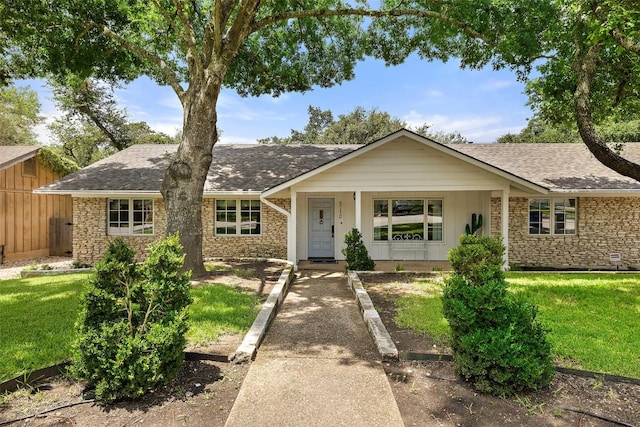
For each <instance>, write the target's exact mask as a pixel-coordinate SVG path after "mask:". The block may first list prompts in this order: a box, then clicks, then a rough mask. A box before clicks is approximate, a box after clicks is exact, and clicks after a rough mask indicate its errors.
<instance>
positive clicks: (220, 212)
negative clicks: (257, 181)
mask: <svg viewBox="0 0 640 427" xmlns="http://www.w3.org/2000/svg"><path fill="white" fill-rule="evenodd" d="M261 225H262V223H261V206H260V200H257V199H253V200H243V199H228V200H226V199H217V200H216V224H215V231H216V235H231V236H233V235H259V234H260V230H261Z"/></svg>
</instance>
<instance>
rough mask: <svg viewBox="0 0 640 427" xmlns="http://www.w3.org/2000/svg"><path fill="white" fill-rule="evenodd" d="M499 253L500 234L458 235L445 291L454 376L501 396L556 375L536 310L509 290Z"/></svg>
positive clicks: (540, 384) (536, 385)
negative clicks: (490, 235) (455, 373)
mask: <svg viewBox="0 0 640 427" xmlns="http://www.w3.org/2000/svg"><path fill="white" fill-rule="evenodd" d="M503 253H504V246H503V245H502V241H501V238H500V237H488V236H476V235H463V236H461V238H460V245H459V246H458V247H456V248H454V249H452V250H451V252H450V253H449V260H450V262H451V266H452V268H453V273H452V274H451V276H450V277H449V278H447V279H446V282H445V289H444V295H443V312H444V315H445V317H446V318H447V320H448V321H449V325H450V326H451V337H452V340H451V341H452V344H451V347H452V350H453V357H454V361H455V368H456V372H457V374H458V375H460V376H462V377H463V378H464V379H465V380H466V381H469V382H470V383H472V384H473V386H474V387H475V388H476V389H478V390H479V391H482V392H486V393H491V394H494V395H499V396H506V395H512V394H514V393H517V392H520V391H525V390H536V389H539V388H541V387H543V386H546V385H548V384H549V382H550V381H551V379H552V378H553V373H554V370H553V365H552V358H551V345H550V343H549V341H548V340H547V336H546V334H547V331H546V330H545V329H544V328H543V327H542V325H540V323H539V322H538V321H537V320H536V316H537V308H536V307H535V306H533V305H532V304H530V303H528V302H526V301H524V300H522V299H521V298H518V297H515V296H513V295H512V294H510V293H509V292H508V291H507V283H506V281H505V279H504V274H503V272H502V254H503Z"/></svg>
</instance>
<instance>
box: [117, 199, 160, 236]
mask: <svg viewBox="0 0 640 427" xmlns="http://www.w3.org/2000/svg"><path fill="white" fill-rule="evenodd" d="M109 234H111V235H119V236H125V235H144V234H153V200H151V199H110V200H109Z"/></svg>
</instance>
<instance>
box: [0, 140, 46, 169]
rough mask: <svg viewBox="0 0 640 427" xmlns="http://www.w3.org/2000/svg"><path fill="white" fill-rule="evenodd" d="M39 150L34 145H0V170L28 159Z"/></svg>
mask: <svg viewBox="0 0 640 427" xmlns="http://www.w3.org/2000/svg"><path fill="white" fill-rule="evenodd" d="M39 149H40V147H38V146H36V145H0V170H2V169H6V168H8V167H10V166H13V165H15V164H16V163H20V162H22V161H24V160H26V159H30V158H31V157H33V156H35V155H36V154H37V153H38V150H39Z"/></svg>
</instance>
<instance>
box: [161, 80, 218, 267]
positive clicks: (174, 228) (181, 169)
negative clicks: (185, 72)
mask: <svg viewBox="0 0 640 427" xmlns="http://www.w3.org/2000/svg"><path fill="white" fill-rule="evenodd" d="M219 93H220V85H219V84H217V85H216V84H209V85H205V84H204V83H200V84H197V83H196V84H194V83H193V82H192V83H191V84H190V87H189V90H188V92H187V93H186V94H185V99H184V100H183V108H184V118H183V120H184V122H183V127H182V143H181V144H180V147H179V148H178V152H177V153H176V156H175V157H174V158H173V160H172V161H171V164H170V165H169V168H168V169H167V171H166V173H165V176H164V180H163V182H162V189H161V192H162V196H163V197H164V200H165V205H166V211H167V234H174V233H176V232H177V233H179V235H180V243H181V244H182V246H183V248H184V252H185V254H186V257H185V263H184V269H185V270H191V272H192V276H193V277H200V276H203V275H204V274H205V269H204V263H203V257H202V233H203V230H202V193H203V189H204V183H205V181H206V178H207V173H208V171H209V166H211V161H212V159H213V157H212V150H213V146H214V145H215V143H216V142H217V140H218V132H217V129H216V122H217V112H216V104H217V99H218V95H219Z"/></svg>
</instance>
